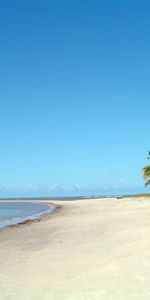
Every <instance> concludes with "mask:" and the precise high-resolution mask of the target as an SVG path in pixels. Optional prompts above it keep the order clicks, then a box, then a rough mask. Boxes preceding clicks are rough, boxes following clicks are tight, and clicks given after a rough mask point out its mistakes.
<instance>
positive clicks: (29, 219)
mask: <svg viewBox="0 0 150 300" xmlns="http://www.w3.org/2000/svg"><path fill="white" fill-rule="evenodd" d="M20 202H21V201H12V200H10V201H7V200H6V201H5V200H4V201H1V203H20ZM23 202H27V201H23ZM36 202H37V201H36ZM36 202H34V201H30V202H29V201H28V202H27V203H36ZM37 203H38V204H39V203H41V204H43V202H40V201H38V202H37ZM45 203H46V204H47V206H49V209H47V210H46V211H44V212H39V213H35V214H33V215H31V214H30V215H29V216H26V217H13V218H12V220H11V219H8V220H7V219H6V221H5V222H4V225H0V232H1V231H3V230H6V229H9V228H12V227H17V226H20V225H25V224H32V223H33V222H39V221H41V220H42V219H44V218H46V217H47V216H50V215H51V214H54V213H55V211H56V210H57V209H58V208H59V207H58V205H56V204H54V203H52V202H48V203H47V202H45ZM13 219H15V221H13ZM7 222H8V223H7Z"/></svg>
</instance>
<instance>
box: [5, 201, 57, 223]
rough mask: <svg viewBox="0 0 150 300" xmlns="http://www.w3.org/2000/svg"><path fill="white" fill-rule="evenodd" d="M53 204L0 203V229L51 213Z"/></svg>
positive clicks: (53, 208) (53, 207)
mask: <svg viewBox="0 0 150 300" xmlns="http://www.w3.org/2000/svg"><path fill="white" fill-rule="evenodd" d="M54 210H55V206H54V205H53V204H51V205H49V204H45V203H32V202H11V203H10V202H0V228H4V227H7V226H12V225H16V224H19V223H23V222H25V221H27V220H34V219H36V218H38V217H40V216H42V215H43V214H48V213H52V212H53V211H54Z"/></svg>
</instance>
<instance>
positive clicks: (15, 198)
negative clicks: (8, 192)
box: [0, 193, 150, 201]
mask: <svg viewBox="0 0 150 300" xmlns="http://www.w3.org/2000/svg"><path fill="white" fill-rule="evenodd" d="M128 197H136V198H140V197H150V193H146V194H144V193H143V194H127V195H124V194H123V195H122V194H116V195H85V196H55V197H49V196H47V197H36V196H35V197H34V196H33V197H0V201H5V200H8V201H15V200H17V201H19V200H21V201H22V200H27V201H28V200H29V201H33V200H35V201H57V200H58V201H70V200H71V201H73V200H90V199H91V200H92V199H104V198H106V199H107V198H109V199H110V198H111V199H113V198H128Z"/></svg>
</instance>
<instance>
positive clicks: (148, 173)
mask: <svg viewBox="0 0 150 300" xmlns="http://www.w3.org/2000/svg"><path fill="white" fill-rule="evenodd" d="M147 158H148V159H150V151H149V153H148V157H147ZM143 177H144V179H145V180H146V183H145V186H147V185H150V165H149V166H145V167H144V168H143Z"/></svg>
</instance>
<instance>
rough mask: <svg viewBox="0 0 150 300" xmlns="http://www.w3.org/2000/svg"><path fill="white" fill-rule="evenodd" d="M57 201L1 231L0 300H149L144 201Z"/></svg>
mask: <svg viewBox="0 0 150 300" xmlns="http://www.w3.org/2000/svg"><path fill="white" fill-rule="evenodd" d="M54 203H55V201H54ZM56 203H57V204H60V205H61V208H59V209H58V210H57V211H56V212H54V213H53V214H52V215H50V216H48V217H45V218H44V219H42V220H41V221H37V222H33V223H31V224H25V225H19V226H16V227H13V228H8V229H5V230H3V231H1V232H0V299H1V300H3V299H11V300H12V299H14V300H18V299H19V300H20V299H21V300H24V299H26V300H28V299H29V300H30V299H31V300H33V299H36V300H88V299H89V300H125V299H126V300H134V299H139V300H148V299H150V199H148V198H147V199H146V198H145V199H138V198H137V199H136V198H126V199H115V198H114V199H100V200H98V199H93V200H82V201H81V200H79V201H66V202H61V201H59V202H56Z"/></svg>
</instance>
